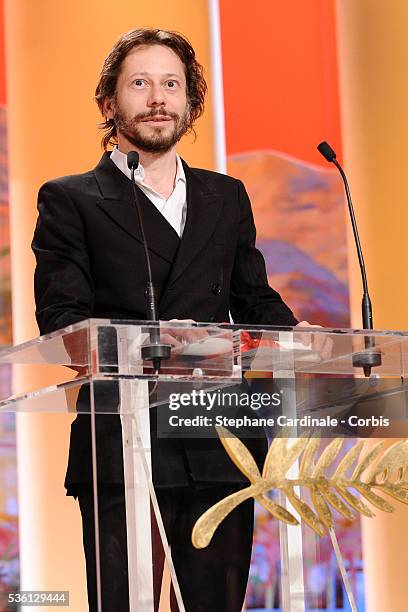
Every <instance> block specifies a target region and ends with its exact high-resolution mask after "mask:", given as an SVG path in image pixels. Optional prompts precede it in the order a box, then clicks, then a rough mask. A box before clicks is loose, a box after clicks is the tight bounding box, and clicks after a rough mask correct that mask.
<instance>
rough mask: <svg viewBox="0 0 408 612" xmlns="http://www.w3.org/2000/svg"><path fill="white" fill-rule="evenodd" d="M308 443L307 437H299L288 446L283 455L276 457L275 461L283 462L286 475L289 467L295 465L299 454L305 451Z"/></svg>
mask: <svg viewBox="0 0 408 612" xmlns="http://www.w3.org/2000/svg"><path fill="white" fill-rule="evenodd" d="M307 443H308V439H307V438H305V437H301V438H297V439H296V440H295V441H294V442H293V444H292V445H291V446H290V447H289V448H288V447H286V452H285V454H284V456H283V457H281V458H280V461H279V458H278V457H276V458H275V461H276V460H277V462H278V463H279V462H280V463H281V465H282V470H283V474H284V475H285V474H286V472H287V471H288V469H289V468H290V467H291V466H292V465H293V463H294V462H295V461H296V459H297V458H298V457H299V455H300V454H301V453H302V452H303V451H304V449H305V447H306V445H307Z"/></svg>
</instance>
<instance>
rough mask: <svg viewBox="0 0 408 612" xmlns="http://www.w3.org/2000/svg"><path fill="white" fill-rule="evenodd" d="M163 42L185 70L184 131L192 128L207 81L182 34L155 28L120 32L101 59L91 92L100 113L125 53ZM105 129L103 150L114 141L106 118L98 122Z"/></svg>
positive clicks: (114, 134)
mask: <svg viewBox="0 0 408 612" xmlns="http://www.w3.org/2000/svg"><path fill="white" fill-rule="evenodd" d="M148 45H163V46H164V47H169V49H171V50H172V51H174V53H175V54H176V55H178V57H179V58H180V60H181V61H182V63H183V65H184V69H185V73H186V82H187V100H188V106H189V125H188V128H187V131H188V132H191V131H193V132H194V128H193V124H194V122H195V121H196V119H198V117H200V115H202V113H203V111H204V97H205V94H206V92H207V83H206V82H205V79H204V76H203V72H204V71H203V67H202V66H201V64H199V63H198V62H197V60H196V56H195V51H194V49H193V47H192V46H191V44H190V43H189V42H188V40H187V39H186V38H184V36H182V35H181V34H179V33H178V32H172V31H168V30H158V29H146V28H139V29H135V30H131V31H130V32H127V33H126V34H123V35H122V36H121V37H120V39H119V40H118V42H117V43H116V44H115V46H114V47H113V49H112V50H111V51H110V53H109V55H108V56H107V58H106V59H105V61H104V63H103V67H102V71H101V74H100V78H99V83H98V85H97V87H96V91H95V100H96V102H97V104H98V106H99V110H100V111H101V113H102V114H104V112H103V106H104V102H105V100H106V98H113V97H114V96H115V94H116V86H117V82H118V77H119V74H120V71H121V68H122V63H123V61H124V59H125V58H126V56H127V55H128V54H129V53H130V52H131V51H133V49H135V48H136V47H141V46H144V47H145V46H148ZM99 127H100V129H101V130H103V131H104V132H105V134H104V135H103V137H102V140H101V145H102V148H103V149H104V150H105V151H106V150H107V148H108V146H109V144H116V143H117V131H116V125H115V122H114V120H113V119H106V121H104V122H103V123H101V124H100V125H99Z"/></svg>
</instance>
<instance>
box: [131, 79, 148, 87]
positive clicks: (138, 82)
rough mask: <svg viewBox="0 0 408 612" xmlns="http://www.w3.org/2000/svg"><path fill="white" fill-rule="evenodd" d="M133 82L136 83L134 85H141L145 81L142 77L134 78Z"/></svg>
mask: <svg viewBox="0 0 408 612" xmlns="http://www.w3.org/2000/svg"><path fill="white" fill-rule="evenodd" d="M133 83H134V84H135V85H136V87H143V85H144V84H145V81H144V80H143V79H135V80H134V81H133Z"/></svg>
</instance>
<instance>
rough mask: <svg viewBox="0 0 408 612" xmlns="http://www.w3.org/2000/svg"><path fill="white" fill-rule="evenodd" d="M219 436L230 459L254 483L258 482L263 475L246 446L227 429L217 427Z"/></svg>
mask: <svg viewBox="0 0 408 612" xmlns="http://www.w3.org/2000/svg"><path fill="white" fill-rule="evenodd" d="M216 429H217V432H218V435H219V436H220V440H221V442H222V445H223V446H224V448H225V450H226V451H227V453H228V455H229V457H230V459H231V460H232V461H233V462H234V463H235V465H236V466H237V468H238V469H239V470H241V472H242V473H243V474H245V476H246V477H247V478H248V480H250V481H251V482H252V483H255V482H257V481H258V480H259V479H260V478H261V473H260V471H259V468H258V466H257V464H256V461H255V459H254V458H253V456H252V455H251V453H250V452H249V450H248V449H247V447H246V446H245V444H243V443H242V442H241V440H239V439H238V438H237V437H236V436H234V434H232V433H231V432H230V431H228V429H225V427H217V428H216Z"/></svg>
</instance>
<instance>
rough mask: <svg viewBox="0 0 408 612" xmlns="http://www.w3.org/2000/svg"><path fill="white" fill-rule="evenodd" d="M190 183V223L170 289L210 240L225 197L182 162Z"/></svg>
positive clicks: (188, 205)
mask: <svg viewBox="0 0 408 612" xmlns="http://www.w3.org/2000/svg"><path fill="white" fill-rule="evenodd" d="M183 166H184V170H185V173H186V180H187V219H186V225H185V228H184V232H183V235H182V238H181V242H180V246H179V249H178V252H177V256H176V259H175V261H174V265H173V267H172V270H171V272H170V277H169V280H168V283H167V288H170V286H171V285H172V284H173V283H174V282H175V281H176V280H177V279H178V278H179V276H180V275H181V274H182V273H183V272H184V270H185V269H186V268H187V267H188V266H189V265H190V263H192V261H193V260H194V258H195V257H196V255H197V254H198V253H199V252H200V251H201V250H202V249H203V248H204V247H205V245H206V243H207V242H208V240H209V239H210V238H211V235H212V234H213V232H214V230H215V228H216V225H217V223H218V219H219V217H220V214H221V210H222V195H221V194H219V193H216V192H214V191H210V190H209V189H208V187H207V185H206V183H205V182H203V181H202V180H201V178H200V177H199V176H198V175H197V173H196V171H194V170H192V169H190V168H189V167H188V166H187V164H186V163H185V162H183Z"/></svg>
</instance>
